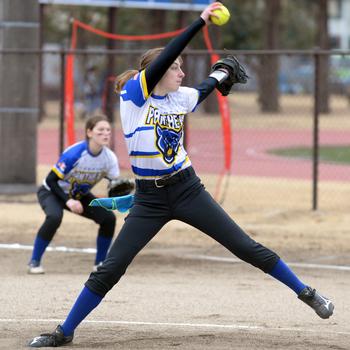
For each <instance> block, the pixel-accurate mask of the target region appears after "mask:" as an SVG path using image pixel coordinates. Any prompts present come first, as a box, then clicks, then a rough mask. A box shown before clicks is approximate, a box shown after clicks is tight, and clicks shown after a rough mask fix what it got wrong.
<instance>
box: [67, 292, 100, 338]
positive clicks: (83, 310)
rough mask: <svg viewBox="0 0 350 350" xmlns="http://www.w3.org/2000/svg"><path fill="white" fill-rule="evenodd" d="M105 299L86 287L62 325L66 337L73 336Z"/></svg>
mask: <svg viewBox="0 0 350 350" xmlns="http://www.w3.org/2000/svg"><path fill="white" fill-rule="evenodd" d="M102 299H103V298H102V297H101V296H100V295H98V294H95V293H94V292H92V291H91V290H90V289H89V288H87V287H84V288H83V290H82V291H81V293H80V295H79V296H78V298H77V300H76V301H75V303H74V305H73V307H72V309H71V311H70V312H69V314H68V316H67V318H66V320H65V321H64V323H63V325H62V329H63V334H64V335H65V336H68V335H71V334H73V332H74V330H75V328H77V327H78V325H79V323H80V322H81V321H83V320H84V318H85V317H86V316H87V315H88V314H89V313H90V312H91V311H92V310H93V309H94V308H95V307H96V306H97V305H98V304H99V303H100V302H101V300H102Z"/></svg>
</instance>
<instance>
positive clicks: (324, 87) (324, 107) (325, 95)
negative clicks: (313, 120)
mask: <svg viewBox="0 0 350 350" xmlns="http://www.w3.org/2000/svg"><path fill="white" fill-rule="evenodd" d="M327 8H328V0H319V1H318V15H317V24H318V25H317V28H319V30H318V32H317V43H318V46H319V47H320V49H322V50H329V36H328V27H327V19H328V12H327ZM319 68H320V70H319V72H320V77H319V82H320V85H319V86H318V88H319V93H320V100H319V111H320V113H329V111H330V110H329V57H328V56H321V57H320V67H319Z"/></svg>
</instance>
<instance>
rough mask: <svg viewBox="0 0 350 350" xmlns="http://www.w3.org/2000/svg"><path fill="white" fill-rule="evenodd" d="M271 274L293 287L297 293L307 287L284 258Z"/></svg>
mask: <svg viewBox="0 0 350 350" xmlns="http://www.w3.org/2000/svg"><path fill="white" fill-rule="evenodd" d="M269 275H271V276H272V277H274V278H276V279H278V280H279V281H280V282H282V283H284V284H285V285H286V286H288V287H289V288H291V289H293V290H294V292H295V293H297V295H299V294H300V292H301V291H302V290H303V289H304V288H305V287H306V285H305V284H304V283H303V282H301V281H300V280H299V278H298V277H297V276H296V275H295V274H294V272H293V271H292V270H291V269H290V268H289V266H288V265H287V264H286V263H285V262H284V261H283V260H282V259H280V260H279V261H278V263H277V264H276V265H275V266H274V268H273V269H272V271H271V272H270V273H269Z"/></svg>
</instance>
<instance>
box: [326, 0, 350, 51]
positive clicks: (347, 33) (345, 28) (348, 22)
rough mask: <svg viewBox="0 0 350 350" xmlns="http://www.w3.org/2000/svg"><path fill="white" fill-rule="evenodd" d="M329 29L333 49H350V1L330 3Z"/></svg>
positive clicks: (343, 0) (334, 0)
mask: <svg viewBox="0 0 350 350" xmlns="http://www.w3.org/2000/svg"><path fill="white" fill-rule="evenodd" d="M328 14H329V20H328V26H329V27H328V29H329V35H330V39H331V48H332V49H341V50H349V49H350V0H329V1H328Z"/></svg>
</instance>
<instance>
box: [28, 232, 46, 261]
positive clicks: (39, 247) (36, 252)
mask: <svg viewBox="0 0 350 350" xmlns="http://www.w3.org/2000/svg"><path fill="white" fill-rule="evenodd" d="M49 244H50V241H47V240H45V239H42V238H41V237H40V236H36V238H35V241H34V247H33V253H32V258H31V260H35V261H38V262H39V263H40V261H41V258H42V256H43V254H44V252H45V250H46V248H47V246H48V245H49Z"/></svg>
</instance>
